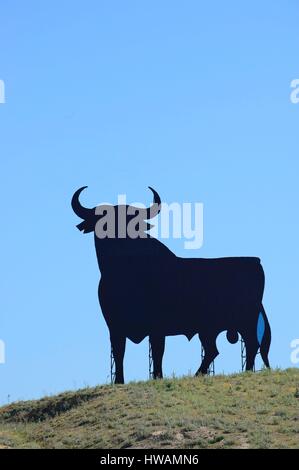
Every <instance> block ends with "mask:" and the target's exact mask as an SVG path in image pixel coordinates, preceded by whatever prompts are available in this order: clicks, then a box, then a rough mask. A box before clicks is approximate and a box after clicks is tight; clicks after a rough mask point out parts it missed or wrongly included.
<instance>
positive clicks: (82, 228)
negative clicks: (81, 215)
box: [76, 221, 85, 232]
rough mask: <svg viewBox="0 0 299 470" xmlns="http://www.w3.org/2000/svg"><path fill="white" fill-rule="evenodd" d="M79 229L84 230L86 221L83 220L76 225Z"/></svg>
mask: <svg viewBox="0 0 299 470" xmlns="http://www.w3.org/2000/svg"><path fill="white" fill-rule="evenodd" d="M76 227H77V229H78V230H80V232H83V230H84V227H85V221H84V222H81V224H78V225H76Z"/></svg>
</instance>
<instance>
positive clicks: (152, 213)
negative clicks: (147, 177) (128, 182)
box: [141, 186, 161, 220]
mask: <svg viewBox="0 0 299 470" xmlns="http://www.w3.org/2000/svg"><path fill="white" fill-rule="evenodd" d="M149 189H150V190H151V191H152V193H153V195H154V201H153V205H152V206H151V207H148V208H147V209H144V218H145V219H146V220H148V219H152V218H154V217H156V215H158V214H159V212H160V210H161V199H160V196H159V194H158V193H157V191H155V190H154V189H153V188H151V187H150V186H149ZM141 212H143V209H141Z"/></svg>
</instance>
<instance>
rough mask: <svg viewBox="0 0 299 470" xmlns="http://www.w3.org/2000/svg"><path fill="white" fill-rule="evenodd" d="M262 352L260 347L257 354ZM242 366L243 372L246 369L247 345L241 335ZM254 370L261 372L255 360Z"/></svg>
mask: <svg viewBox="0 0 299 470" xmlns="http://www.w3.org/2000/svg"><path fill="white" fill-rule="evenodd" d="M258 354H261V352H260V349H258V352H257V353H256V355H258ZM241 368H242V372H245V371H246V346H245V341H244V339H243V338H242V336H241ZM253 372H259V370H256V368H255V361H254V364H253Z"/></svg>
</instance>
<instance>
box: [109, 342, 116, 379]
mask: <svg viewBox="0 0 299 470" xmlns="http://www.w3.org/2000/svg"><path fill="white" fill-rule="evenodd" d="M115 377H116V370H115V359H114V355H113V348H112V346H111V353H110V380H111V385H114V384H115Z"/></svg>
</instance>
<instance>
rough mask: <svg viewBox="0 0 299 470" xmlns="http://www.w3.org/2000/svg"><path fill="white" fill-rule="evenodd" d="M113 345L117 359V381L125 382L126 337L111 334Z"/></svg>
mask: <svg viewBox="0 0 299 470" xmlns="http://www.w3.org/2000/svg"><path fill="white" fill-rule="evenodd" d="M110 341H111V347H112V351H113V356H114V360H115V372H116V373H115V383H116V384H123V383H124V355H125V348H126V338H125V337H124V336H120V335H116V334H113V333H111V334H110Z"/></svg>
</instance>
